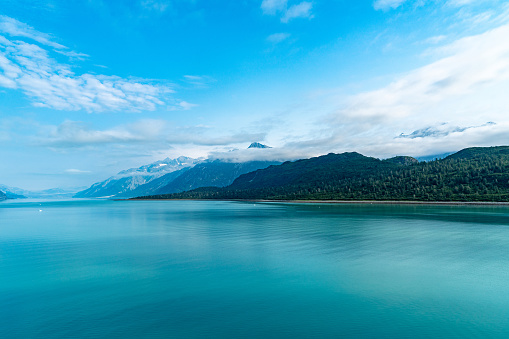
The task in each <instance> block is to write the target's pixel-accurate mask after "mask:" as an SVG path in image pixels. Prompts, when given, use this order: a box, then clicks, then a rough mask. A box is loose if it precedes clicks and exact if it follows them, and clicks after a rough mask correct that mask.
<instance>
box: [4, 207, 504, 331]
mask: <svg viewBox="0 0 509 339" xmlns="http://www.w3.org/2000/svg"><path fill="white" fill-rule="evenodd" d="M508 319H509V209H508V208H506V207H461V206H456V207H447V206H438V207H432V206H380V205H306V204H278V203H256V204H253V203H240V202H201V201H181V202H179V201H166V202H157V201H150V202H143V201H137V202H121V201H119V202H115V201H64V202H27V201H22V200H19V201H9V202H3V203H0V337H2V338H193V337H200V338H212V337H217V338H249V337H292V338H299V337H300V338H309V337H336V338H337V337H359V338H363V337H366V338H409V337H412V338H418V337H422V338H429V337H435V338H437V337H444V338H453V337H458V338H465V337H479V338H487V337H490V338H494V337H500V338H507V337H509V321H508Z"/></svg>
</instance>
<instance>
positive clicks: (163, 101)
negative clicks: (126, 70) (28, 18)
mask: <svg viewBox="0 0 509 339" xmlns="http://www.w3.org/2000/svg"><path fill="white" fill-rule="evenodd" d="M0 31H2V32H4V33H8V34H9V35H13V36H18V37H19V36H21V37H25V38H29V39H33V40H35V41H37V42H39V43H41V44H43V46H42V47H41V46H39V45H36V44H32V43H28V42H25V41H19V40H10V39H8V38H6V37H5V36H1V35H0V86H1V87H5V88H10V89H18V90H21V91H22V92H23V93H25V94H26V95H27V96H28V97H30V98H31V100H32V102H33V105H34V106H36V107H48V108H52V109H57V110H86V111H88V112H100V111H119V110H126V111H144V110H154V109H156V107H157V106H160V105H173V107H176V108H185V109H188V108H190V107H189V106H186V107H183V106H181V105H179V104H178V101H177V103H175V100H173V99H171V98H170V97H169V95H170V94H171V93H173V91H172V90H171V88H170V87H169V86H168V85H166V84H158V83H155V82H154V81H150V80H144V79H124V78H120V77H116V76H104V75H95V74H88V73H85V74H81V75H78V74H75V73H74V72H73V71H72V70H71V66H70V65H68V64H63V63H59V62H58V61H57V60H56V59H54V58H52V57H50V52H51V50H48V49H45V48H43V47H47V46H49V47H53V48H55V51H56V52H57V53H60V54H64V55H67V56H69V57H70V58H74V59H82V58H83V57H85V56H86V55H85V54H82V53H76V52H73V51H69V50H68V49H66V48H65V47H64V46H62V45H60V44H57V43H54V42H52V40H51V36H49V35H47V34H44V33H40V32H37V31H35V30H34V29H33V28H31V27H30V26H28V25H25V24H23V23H20V22H19V21H17V20H14V19H11V18H8V17H5V16H3V17H0Z"/></svg>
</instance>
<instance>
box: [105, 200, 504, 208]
mask: <svg viewBox="0 0 509 339" xmlns="http://www.w3.org/2000/svg"><path fill="white" fill-rule="evenodd" d="M114 200H116V201H237V202H259V203H267V202H275V203H290V204H345V205H346V204H350V205H353V204H361V205H440V206H509V202H498V201H411V200H264V199H138V198H132V199H114Z"/></svg>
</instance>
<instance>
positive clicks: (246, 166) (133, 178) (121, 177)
mask: <svg viewBox="0 0 509 339" xmlns="http://www.w3.org/2000/svg"><path fill="white" fill-rule="evenodd" d="M249 148H270V147H269V146H266V145H263V144H260V143H252V144H251V145H250V146H249ZM275 164H280V162H274V161H250V162H244V163H233V162H227V161H221V160H204V159H192V158H187V157H179V158H177V159H165V160H161V161H157V162H154V163H152V164H149V165H145V166H142V167H139V168H132V169H129V170H126V171H122V172H119V173H118V174H117V175H115V176H113V177H110V178H108V179H106V180H105V181H102V182H99V183H95V184H93V185H92V186H91V187H90V188H88V189H86V190H83V191H81V192H78V193H77V194H76V195H75V196H74V197H75V198H129V197H136V196H141V195H151V194H168V193H176V192H183V191H187V190H192V189H195V188H199V187H206V186H215V187H224V186H228V185H230V184H231V183H232V182H233V180H235V179H236V178H237V177H238V176H240V175H241V174H244V173H248V172H252V171H255V170H257V169H261V168H266V167H268V166H270V165H275Z"/></svg>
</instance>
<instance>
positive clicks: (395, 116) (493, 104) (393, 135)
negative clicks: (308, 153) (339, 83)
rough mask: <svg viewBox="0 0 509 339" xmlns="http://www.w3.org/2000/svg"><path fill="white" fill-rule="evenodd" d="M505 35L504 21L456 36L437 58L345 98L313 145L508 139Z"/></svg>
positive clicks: (407, 146) (414, 146)
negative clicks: (473, 34)
mask: <svg viewBox="0 0 509 339" xmlns="http://www.w3.org/2000/svg"><path fill="white" fill-rule="evenodd" d="M507 36H509V24H506V25H503V26H500V27H498V28H495V29H492V30H489V31H487V32H485V33H483V34H479V35H475V36H470V37H466V38H462V39H459V40H457V41H455V42H453V43H451V44H449V45H447V46H445V47H441V48H438V49H436V50H435V55H436V56H439V59H438V60H437V61H435V62H433V63H430V64H428V65H426V66H423V67H421V68H418V69H415V70H413V71H411V72H408V73H407V74H404V75H402V76H400V77H398V78H397V79H395V80H394V81H393V82H392V83H390V84H389V85H387V86H385V87H383V88H380V89H378V90H374V91H369V92H365V93H360V94H358V95H355V96H352V97H350V98H349V99H348V100H347V101H346V102H345V103H344V105H343V107H342V108H341V109H339V110H338V111H337V112H336V113H335V114H333V115H331V117H330V120H327V124H329V126H332V127H330V128H325V129H324V132H323V133H321V135H325V136H326V137H323V139H321V140H318V145H319V146H320V147H323V146H324V145H327V143H330V144H332V145H336V147H337V146H338V145H339V147H340V148H341V149H348V148H350V150H359V151H364V152H366V153H367V154H374V155H383V154H385V155H391V154H392V155H394V153H399V152H403V151H404V153H407V154H408V153H409V151H408V150H412V151H411V152H413V153H414V154H415V153H422V154H426V153H428V152H437V153H438V152H441V151H443V152H445V151H454V150H458V149H460V148H463V147H467V146H471V145H480V146H481V145H497V144H508V143H509V138H507V135H509V119H508V113H509V111H508V107H509V98H508V97H507V95H504V94H503V93H506V92H507V88H508V86H509V41H508V40H507ZM443 122H446V124H442V123H443ZM488 122H495V123H496V124H491V123H488ZM441 124H442V125H441ZM430 126H431V128H430ZM433 126H435V127H433ZM440 126H441V127H440ZM458 126H459V127H458ZM465 126H467V127H465ZM468 126H474V127H475V128H474V127H468ZM414 131H415V133H416V134H415V135H414V136H417V134H419V133H420V135H419V136H418V137H416V138H412V137H407V138H397V136H398V135H400V134H401V133H404V135H407V136H410V135H412V133H413V132H414ZM426 131H427V132H429V133H428V134H429V135H428V136H427V137H426V138H424V137H423V136H424V134H423V133H425V132H426ZM421 132H422V133H421ZM327 136H328V137H327ZM422 154H421V155H422ZM428 154H429V153H428ZM417 155H419V154H417Z"/></svg>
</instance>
